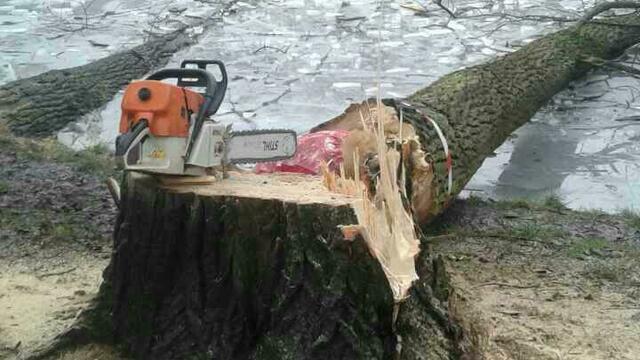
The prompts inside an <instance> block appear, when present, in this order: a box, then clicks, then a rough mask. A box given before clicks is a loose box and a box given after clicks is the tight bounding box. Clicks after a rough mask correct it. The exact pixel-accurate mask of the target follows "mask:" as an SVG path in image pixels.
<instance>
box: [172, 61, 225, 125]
mask: <svg viewBox="0 0 640 360" xmlns="http://www.w3.org/2000/svg"><path fill="white" fill-rule="evenodd" d="M189 65H195V66H197V67H198V69H200V70H205V71H206V70H207V66H208V65H216V66H217V67H218V70H219V71H220V75H221V76H222V78H221V79H220V81H216V92H215V98H214V100H213V103H212V104H211V109H207V115H208V116H211V115H213V114H215V113H216V112H217V111H218V109H219V108H220V105H221V104H222V100H224V96H225V94H226V93H227V68H226V67H225V66H224V63H223V62H222V61H220V60H183V61H182V63H180V68H181V69H193V68H188V67H187V66H189ZM214 79H215V77H214ZM178 86H182V87H184V86H199V85H193V82H192V81H189V80H185V79H178ZM200 86H201V85H200Z"/></svg>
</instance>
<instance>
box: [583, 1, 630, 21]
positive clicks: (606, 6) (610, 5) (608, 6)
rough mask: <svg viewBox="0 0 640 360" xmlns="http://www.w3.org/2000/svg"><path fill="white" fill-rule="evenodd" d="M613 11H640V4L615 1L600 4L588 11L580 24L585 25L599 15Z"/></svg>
mask: <svg viewBox="0 0 640 360" xmlns="http://www.w3.org/2000/svg"><path fill="white" fill-rule="evenodd" d="M612 9H640V2H637V1H613V2H605V3H600V4H598V5H596V6H594V7H593V8H591V9H590V10H589V11H587V12H586V13H585V14H584V15H583V16H582V18H581V19H580V22H579V24H584V23H586V22H587V21H589V20H591V19H593V18H594V17H596V16H597V15H599V14H602V13H603V12H605V11H607V10H612Z"/></svg>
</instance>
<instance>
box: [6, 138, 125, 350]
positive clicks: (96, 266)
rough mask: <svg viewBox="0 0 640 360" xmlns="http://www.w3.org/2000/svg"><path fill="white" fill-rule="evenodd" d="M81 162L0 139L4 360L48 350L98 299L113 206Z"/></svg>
mask: <svg viewBox="0 0 640 360" xmlns="http://www.w3.org/2000/svg"><path fill="white" fill-rule="evenodd" d="M62 155H64V156H68V157H67V159H66V162H67V163H58V162H56V160H55V159H54V158H55V157H60V156H62ZM81 158H82V156H79V155H78V156H75V157H74V155H71V154H68V153H65V152H64V150H61V149H59V148H57V147H56V146H53V147H51V146H45V145H42V144H37V143H34V142H31V141H24V142H20V141H17V140H15V139H12V138H9V137H8V136H7V135H6V134H2V135H1V136H0V358H2V359H5V358H6V359H12V358H22V357H23V356H25V355H27V354H29V353H30V352H32V351H33V350H35V349H37V348H38V347H40V346H43V345H46V344H47V343H48V342H50V341H51V340H52V339H53V338H54V337H55V336H56V335H57V334H58V333H60V332H62V331H63V330H64V329H65V328H66V327H67V326H69V325H70V324H71V323H72V322H73V320H74V318H75V317H76V316H77V315H78V313H79V311H80V310H81V309H82V308H84V306H85V305H86V304H88V302H89V301H90V300H91V299H92V297H93V296H94V295H95V293H96V292H97V289H98V285H99V284H100V281H101V274H102V271H103V270H104V268H105V266H106V265H107V262H108V259H109V256H110V254H111V250H110V247H111V240H110V234H111V229H112V226H113V225H112V224H113V221H114V216H115V207H114V205H113V203H112V200H111V199H110V197H109V195H108V192H107V190H106V186H104V184H103V176H104V174H103V173H102V174H101V175H99V174H97V173H95V172H88V171H86V169H85V170H81V169H80V168H78V163H77V162H76V163H74V161H75V160H78V159H81ZM57 160H60V159H57Z"/></svg>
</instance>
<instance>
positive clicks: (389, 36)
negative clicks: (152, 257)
mask: <svg viewBox="0 0 640 360" xmlns="http://www.w3.org/2000/svg"><path fill="white" fill-rule="evenodd" d="M417 3H418V2H406V3H405V2H399V1H374V0H344V1H335V0H322V1H321V0H317V1H311V0H282V1H246V2H244V1H238V2H235V3H233V5H231V6H229V5H227V4H229V1H226V2H221V1H207V0H198V1H195V0H179V1H166V0H160V1H141V0H136V1H125V0H116V1H108V0H94V1H67V0H56V1H53V0H44V1H43V0H19V1H18V0H5V1H0V54H1V57H0V83H6V82H8V81H11V80H15V79H18V78H24V77H28V76H32V75H35V74H38V73H41V72H44V71H46V70H49V69H56V68H64V67H70V66H77V65H82V64H85V63H87V62H90V61H92V60H95V59H98V58H101V57H104V56H107V55H109V54H112V53H114V52H117V51H119V50H122V49H126V48H130V47H132V46H135V45H137V44H140V43H141V42H143V41H144V39H145V38H147V37H148V34H149V33H151V32H156V33H157V32H166V31H170V30H171V29H175V28H177V27H178V26H181V25H182V24H194V23H196V22H198V21H200V20H202V19H203V18H213V19H217V20H218V21H217V22H216V23H215V25H213V26H211V27H209V28H208V29H207V30H206V31H205V32H204V33H203V34H202V35H201V37H200V41H199V42H198V44H197V45H195V46H193V47H191V48H188V49H185V50H184V51H181V52H179V53H178V54H176V55H175V56H174V58H173V60H172V63H171V64H170V65H177V64H179V62H180V60H181V59H186V58H211V59H221V60H223V61H225V62H226V64H227V68H228V72H229V75H230V83H229V90H228V93H227V97H226V100H225V102H224V104H223V106H222V108H221V109H220V111H219V114H218V119H220V120H222V121H225V122H229V123H233V124H234V129H250V128H273V127H279V128H293V129H295V130H297V131H299V132H304V131H306V130H308V129H309V128H310V127H312V126H313V125H315V124H317V123H319V122H322V121H325V120H327V119H329V118H331V117H333V116H335V115H338V114H339V113H341V112H342V111H343V110H344V109H345V107H346V106H347V105H348V104H349V103H351V102H354V101H361V100H363V99H365V98H367V97H370V96H374V95H375V94H376V92H377V90H376V89H377V84H380V89H381V92H382V96H385V97H403V96H407V95H409V94H411V93H412V92H414V91H416V90H418V89H419V88H421V87H423V86H425V85H427V84H429V83H431V82H432V81H434V80H436V79H437V78H438V77H440V76H442V75H445V74H447V73H449V72H451V71H454V70H457V69H460V68H463V67H466V66H470V65H474V64H477V63H480V62H483V61H486V60H489V59H492V58H494V57H496V56H500V55H502V54H506V53H508V52H512V51H515V50H517V49H518V48H519V47H520V46H522V45H523V44H526V43H527V42H529V41H531V40H534V39H535V38H536V37H538V36H540V35H543V34H545V33H548V32H550V31H555V30H557V29H559V28H560V27H561V26H563V25H562V24H560V23H558V22H554V21H551V20H548V19H546V20H545V19H536V20H531V19H523V18H522V17H519V16H521V15H524V14H526V15H545V16H554V17H565V18H575V17H578V16H579V15H580V13H581V11H582V10H583V8H584V6H585V5H586V6H589V5H590V3H591V2H589V1H582V0H562V1H559V0H537V1H534V0H520V1H517V0H516V1H488V0H484V1H481V0H476V1H469V0H455V4H456V6H453V5H451V8H454V9H456V10H457V13H458V14H459V18H456V19H449V17H448V16H447V14H446V13H445V12H443V11H442V10H440V9H438V8H437V7H436V6H434V5H433V3H432V2H431V1H420V2H419V3H425V4H426V8H427V12H426V13H425V14H419V13H417V12H416V11H414V10H412V9H409V8H407V7H405V6H403V5H405V4H417ZM445 3H447V1H446V0H445ZM449 4H450V2H449ZM414 7H415V6H414ZM501 14H502V15H501ZM504 14H508V16H505V15H504ZM192 31H193V32H195V33H198V32H201V31H202V29H201V28H197V27H196V28H194V29H193V30H192ZM634 50H635V49H632V50H630V51H629V52H628V54H626V55H625V57H624V58H623V59H621V60H622V61H626V62H629V63H631V62H634V61H635V57H636V52H635V51H634ZM638 81H640V80H637V79H634V78H631V77H629V76H627V75H625V74H621V73H604V72H603V73H593V74H590V75H589V76H588V77H587V78H586V79H583V80H581V81H578V82H576V83H575V84H574V85H573V86H572V88H571V89H568V90H566V91H563V92H562V93H560V94H558V95H557V96H556V97H555V98H554V100H553V101H552V102H551V103H550V104H549V105H548V106H546V107H545V108H543V109H541V111H540V112H539V113H538V114H537V115H536V116H535V118H534V119H533V120H532V121H531V122H530V123H529V124H527V125H525V126H523V127H522V128H521V129H519V130H518V131H517V132H516V133H515V134H514V135H513V136H512V137H511V138H510V139H509V140H508V141H507V142H506V143H505V144H503V145H502V146H501V147H500V148H499V149H497V150H496V154H495V156H494V157H491V158H488V159H487V160H486V161H485V163H484V165H483V167H482V168H481V169H480V171H479V172H478V173H477V174H476V176H475V177H474V178H473V179H472V181H471V182H470V183H469V185H468V186H467V191H466V192H465V194H466V195H469V194H475V195H478V196H483V197H490V198H495V199H505V198H522V197H527V198H544V197H546V196H549V195H552V194H555V195H558V196H560V197H561V198H562V199H563V201H564V202H565V203H566V204H567V205H568V206H570V207H572V208H588V209H603V210H606V211H617V210H621V209H626V208H634V209H639V208H640V169H639V166H638V164H639V163H638V160H640V145H639V144H640V142H639V141H638V140H639V139H640V132H639V130H640V127H639V126H640V121H638V120H640V110H639V109H640V103H639V101H638V100H637V99H636V98H637V95H638ZM119 101H120V99H119V97H118V96H116V98H115V99H114V100H113V101H112V102H111V103H109V104H108V105H107V106H106V107H105V109H103V110H101V111H96V112H94V113H92V114H90V115H88V116H86V117H85V118H83V119H80V120H79V121H78V123H75V124H71V125H70V126H69V127H68V128H67V129H65V130H64V131H62V132H61V133H60V134H59V135H58V138H59V139H60V141H62V142H63V143H65V144H67V145H69V146H72V147H74V148H82V147H86V146H89V145H93V144H96V143H107V144H109V145H111V144H113V140H114V138H115V136H116V131H117V122H118V115H119V114H118V112H119Z"/></svg>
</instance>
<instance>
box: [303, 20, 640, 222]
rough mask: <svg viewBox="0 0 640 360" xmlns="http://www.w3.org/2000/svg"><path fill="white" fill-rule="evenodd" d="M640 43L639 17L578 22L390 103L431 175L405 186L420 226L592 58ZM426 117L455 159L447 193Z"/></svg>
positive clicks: (441, 154)
mask: <svg viewBox="0 0 640 360" xmlns="http://www.w3.org/2000/svg"><path fill="white" fill-rule="evenodd" d="M638 41H640V16H638V15H637V14H632V15H626V16H620V17H614V18H606V19H605V20H601V21H597V22H594V23H585V24H584V25H576V26H572V27H570V28H568V29H566V30H562V31H559V32H557V33H555V34H551V35H548V36H545V37H543V38H541V39H539V40H537V41H534V42H532V43H531V44H529V45H527V46H525V47H523V48H522V49H520V50H518V51H516V52H514V53H511V54H508V55H506V56H504V57H500V58H498V59H496V60H494V61H491V62H488V63H486V64H482V65H478V66H473V67H470V68H467V69H464V70H460V71H456V72H454V73H451V74H449V75H446V76H444V77H442V78H441V79H439V80H438V81H436V82H434V83H433V84H432V85H430V86H428V87H426V88H424V89H422V90H419V91H418V92H416V93H415V94H413V95H411V96H409V97H408V98H406V99H403V100H399V101H395V100H388V101H385V103H386V104H387V105H388V106H389V107H391V108H393V109H394V110H395V111H396V112H398V113H399V112H400V110H401V109H402V108H405V110H404V111H402V112H403V120H404V121H405V122H407V123H409V124H411V125H412V127H413V130H414V131H415V132H416V133H417V135H418V137H419V143H420V147H421V149H422V150H423V151H424V152H425V153H426V154H427V162H428V163H429V166H430V168H429V173H428V174H427V175H425V174H424V171H423V173H416V174H412V175H411V177H410V178H411V179H410V180H411V181H409V182H408V187H409V189H408V193H409V194H410V196H411V203H412V205H413V213H414V216H415V217H416V218H417V219H418V222H420V223H427V222H428V221H430V220H431V219H433V218H434V217H435V216H437V215H438V214H440V213H441V212H442V211H443V210H444V209H445V208H446V206H447V204H448V203H449V202H450V201H451V200H452V199H454V198H455V196H456V195H457V194H458V193H459V192H460V191H461V190H462V189H463V188H464V186H465V185H466V184H467V182H468V181H469V180H470V179H471V177H472V176H473V175H474V174H475V172H476V171H477V169H478V168H479V167H480V166H481V165H482V162H483V161H484V159H486V158H487V157H488V156H490V155H491V154H492V153H493V151H494V150H495V149H496V148H497V147H498V146H500V145H501V144H502V143H503V142H504V141H505V139H507V137H508V136H509V135H510V134H511V133H512V132H513V131H515V130H516V129H517V128H518V127H520V126H522V125H523V124H525V123H526V122H527V121H529V119H531V117H532V116H533V115H534V114H535V113H536V111H537V110H538V109H539V108H540V107H541V106H543V105H544V104H546V103H547V102H548V101H549V100H550V99H551V98H552V97H553V95H554V94H556V93H557V92H558V91H560V90H562V89H563V88H565V87H566V86H567V85H568V84H569V82H571V81H572V80H575V79H577V78H579V77H580V76H583V75H584V74H586V73H587V72H588V71H589V70H591V69H593V68H594V67H595V66H594V65H593V63H594V62H593V61H592V59H594V58H595V59H612V58H615V57H618V56H619V55H621V54H622V52H623V51H624V50H625V49H627V48H629V47H630V46H632V45H634V44H636V43H638ZM402 104H408V105H410V106H411V108H407V107H405V106H404V105H402ZM367 107H369V105H367V104H364V105H354V106H351V107H350V108H349V109H347V110H346V111H345V113H344V114H343V115H341V116H339V117H337V118H335V119H332V120H330V121H328V122H326V123H323V124H321V125H319V126H317V127H315V128H314V129H313V130H312V131H319V130H328V129H347V130H354V129H357V128H360V127H361V120H360V113H362V112H364V113H366V112H367V109H366V108H367ZM415 110H417V111H415ZM428 118H430V119H432V120H433V122H435V123H436V124H437V126H438V127H439V129H440V130H441V132H442V135H443V138H444V139H446V143H447V145H448V149H449V151H450V154H451V160H450V163H449V164H451V169H452V184H451V188H450V189H449V186H448V185H449V184H448V177H449V167H448V161H447V156H446V155H445V149H444V146H443V141H442V140H441V137H440V136H439V134H438V132H437V130H436V127H435V126H434V125H433V123H432V122H431V121H430V120H428ZM363 147H366V146H363ZM348 157H349V156H348V155H345V158H348ZM361 158H362V157H361Z"/></svg>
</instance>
